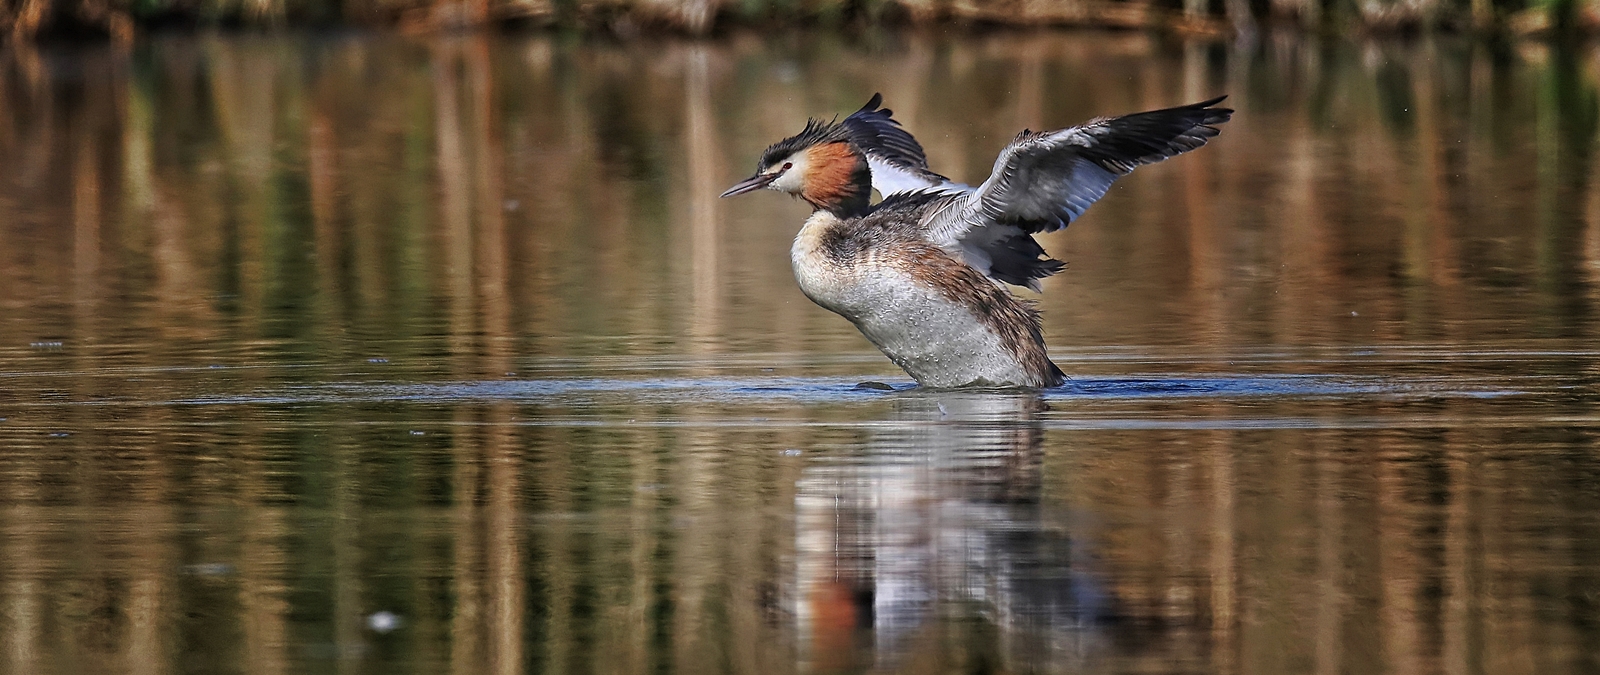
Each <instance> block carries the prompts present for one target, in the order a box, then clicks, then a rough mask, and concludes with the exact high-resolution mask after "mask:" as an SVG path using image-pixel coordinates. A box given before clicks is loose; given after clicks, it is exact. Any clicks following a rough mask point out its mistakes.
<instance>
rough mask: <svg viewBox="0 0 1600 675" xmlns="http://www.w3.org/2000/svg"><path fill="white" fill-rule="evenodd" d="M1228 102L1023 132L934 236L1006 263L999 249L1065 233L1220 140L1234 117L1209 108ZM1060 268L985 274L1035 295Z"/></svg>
mask: <svg viewBox="0 0 1600 675" xmlns="http://www.w3.org/2000/svg"><path fill="white" fill-rule="evenodd" d="M1223 98H1226V97H1218V98H1215V99H1212V100H1209V101H1202V102H1200V103H1195V104H1191V105H1186V106H1180V107H1176V108H1167V109H1165V110H1153V111H1150V112H1142V113H1135V114H1132V115H1124V116H1122V117H1113V118H1105V119H1097V120H1093V121H1091V122H1089V123H1087V124H1084V125H1083V126H1078V127H1070V128H1067V129H1062V130H1059V131H1051V132H1044V133H1034V132H1029V131H1024V132H1022V133H1021V134H1018V135H1017V138H1016V139H1014V140H1013V141H1012V142H1011V144H1010V145H1008V146H1006V148H1005V149H1004V150H1002V151H1001V152H1000V156H999V157H998V158H997V159H996V160H995V163H994V171H993V173H991V174H990V176H989V179H988V180H987V181H984V183H983V184H982V185H980V186H978V188H977V189H976V190H974V191H973V192H971V193H970V194H968V195H966V196H965V197H964V198H963V199H961V200H960V201H959V202H952V203H951V204H950V205H949V207H948V208H945V209H941V210H940V211H939V212H938V213H936V214H934V215H932V216H931V217H930V218H929V220H928V221H927V226H928V232H929V236H930V238H931V239H932V240H934V241H935V242H938V243H939V244H940V245H941V246H944V247H945V248H946V249H947V250H953V251H961V252H962V253H963V255H964V256H965V257H966V258H967V259H968V260H969V262H970V261H976V262H984V263H985V264H988V263H989V261H996V260H998V259H1000V258H1002V257H1004V256H999V255H996V251H995V250H994V249H996V247H997V246H999V245H1002V244H1003V245H1005V246H1007V247H1009V249H1010V250H1012V251H1016V250H1020V249H1024V248H1026V247H1025V246H1021V245H1019V243H1018V242H1015V241H1012V239H1015V237H1018V236H1027V237H1030V238H1031V235H1032V234H1034V233H1038V232H1053V231H1055V230H1059V229H1061V228H1064V227H1066V226H1067V225H1068V224H1070V223H1071V222H1072V221H1074V220H1077V219H1078V217H1079V216H1082V215H1083V212H1084V211H1086V210H1088V208H1089V207H1090V206H1091V205H1093V204H1094V203H1095V202H1096V201H1098V200H1099V199H1100V198H1101V197H1104V196H1105V194H1106V191H1107V190H1109V189H1110V188H1111V183H1112V182H1113V181H1115V180H1116V179H1117V178H1119V177H1121V176H1125V175H1127V174H1128V172H1130V171H1133V169H1134V168H1136V167H1138V166H1141V165H1144V164H1150V163H1153V162H1159V161H1161V160H1163V159H1167V158H1168V157H1172V156H1174V155H1178V154H1182V153H1185V152H1188V151H1190V150H1193V149H1195V148H1198V147H1200V146H1202V145H1205V143H1206V141H1208V140H1210V139H1211V138H1212V137H1214V136H1216V135H1217V133H1218V130H1217V128H1216V127H1215V126H1214V125H1217V124H1221V123H1223V122H1227V121H1228V119H1229V118H1230V117H1231V116H1232V115H1233V111H1232V110H1230V109H1228V108H1215V107H1212V106H1215V105H1216V104H1218V103H1220V102H1222V100H1223ZM989 228H1001V229H1000V230H999V231H1003V232H1006V233H1007V236H1003V237H1002V236H997V235H996V233H995V232H987V231H985V230H987V229H989ZM1012 233H1014V234H1012ZM995 242H999V243H995ZM1041 254H1042V253H1041ZM1011 258H1012V259H1016V258H1017V256H1015V255H1013V256H1011ZM1060 268H1061V264H1060V263H1059V262H1058V261H1053V260H1048V259H1044V260H1028V261H1021V262H1018V263H1016V264H1013V265H1011V266H1010V269H1000V268H994V269H985V270H984V271H985V273H987V274H989V276H991V277H994V278H996V279H1000V280H1002V281H1005V282H1007V283H1013V284H1017V283H1018V282H1017V281H1014V280H1013V279H1023V280H1025V281H1026V282H1027V283H1021V284H1018V285H1024V286H1029V287H1033V288H1037V286H1038V284H1037V281H1036V280H1037V279H1039V278H1043V277H1045V276H1049V275H1050V274H1053V273H1055V271H1057V270H1059V269H1060ZM980 269H983V268H981V267H980Z"/></svg>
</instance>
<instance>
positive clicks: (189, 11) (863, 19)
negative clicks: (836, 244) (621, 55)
mask: <svg viewBox="0 0 1600 675" xmlns="http://www.w3.org/2000/svg"><path fill="white" fill-rule="evenodd" d="M936 23H945V24H954V25H961V26H969V27H974V28H982V27H987V26H1090V27H1105V28H1123V29H1153V30H1164V31H1170V32H1173V33H1178V34H1183V35H1191V36H1192V35H1202V36H1215V37H1240V36H1243V37H1246V38H1248V37H1251V36H1253V35H1255V34H1256V33H1257V32H1258V31H1260V30H1263V29H1265V28H1268V27H1272V26H1291V27H1294V28H1296V29H1299V30H1304V31H1309V32H1313V33H1348V32H1379V33H1385V32H1387V33H1392V32H1418V31H1453V32H1475V33H1481V34H1485V35H1563V34H1590V33H1597V32H1600V0H0V40H31V39H37V38H40V37H62V36H66V37H77V38H81V37H109V38H111V39H114V40H130V39H132V38H133V37H134V36H135V35H137V34H138V33H139V32H141V31H146V30H151V29H160V28H165V27H186V28H200V27H229V28H244V29H262V28H269V29H270V28H276V27H285V26H310V27H382V28H392V29H399V30H403V31H408V32H435V31H452V30H463V29H474V28H485V27H490V28H492V27H506V28H530V27H531V28H544V29H558V30H559V29H568V30H582V31H594V32H604V33H611V34H615V35H618V36H621V37H628V36H632V35H637V34H641V33H648V32H674V33H687V34H692V35H706V34H711V33H714V32H716V31H718V30H721V29H726V28H729V27H735V26H758V27H768V28H772V27H791V26H795V25H823V26H878V25H900V24H936Z"/></svg>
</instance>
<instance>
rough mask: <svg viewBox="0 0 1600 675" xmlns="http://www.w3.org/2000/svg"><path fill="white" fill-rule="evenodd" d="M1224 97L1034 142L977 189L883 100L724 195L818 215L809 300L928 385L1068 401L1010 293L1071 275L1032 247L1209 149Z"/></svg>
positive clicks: (765, 157)
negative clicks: (765, 197)
mask: <svg viewBox="0 0 1600 675" xmlns="http://www.w3.org/2000/svg"><path fill="white" fill-rule="evenodd" d="M1223 98H1226V97H1218V98H1214V99H1211V100H1209V101H1202V102H1200V103H1195V104H1192V105H1186V106H1180V107H1177V108H1167V109H1165V110H1152V111H1150V112H1142V113H1135V114H1132V115H1124V116H1122V117H1110V118H1099V119H1095V120H1091V121H1089V122H1088V123H1086V124H1084V125H1082V126H1076V127H1068V128H1066V129H1061V130H1059V131H1048V132H1038V133H1036V132H1032V131H1028V130H1023V131H1022V133H1020V134H1017V137H1016V138H1015V139H1013V140H1012V141H1011V143H1010V144H1009V145H1007V146H1006V147H1005V148H1004V149H1003V150H1001V151H1000V157H999V158H997V159H996V160H995V162H994V171H993V173H991V174H990V175H989V179H988V180H986V181H984V182H983V184H982V185H979V186H977V187H972V186H970V185H963V184H961V183H956V182H954V181H951V180H950V179H948V178H945V177H944V176H941V175H939V174H936V173H933V172H932V171H930V170H929V169H928V160H927V158H926V157H925V156H924V155H923V151H922V146H921V145H920V144H918V143H917V140H916V139H915V138H912V137H911V134H910V133H908V132H907V131H906V130H905V129H904V128H902V127H901V126H900V123H899V122H898V121H896V120H895V119H894V118H893V117H891V112H890V111H889V110H887V109H880V108H879V107H878V106H879V104H881V103H882V102H883V97H882V96H881V95H878V94H874V95H873V96H872V100H871V101H868V102H867V104H866V105H865V106H862V108H861V109H860V110H857V111H856V112H854V113H852V114H851V115H850V116H849V117H846V118H844V121H842V122H822V121H820V120H815V119H813V120H810V121H809V122H807V123H806V128H805V130H803V131H801V132H800V133H799V134H796V135H794V136H791V137H789V138H785V139H783V140H781V141H779V142H777V143H774V144H773V145H772V146H771V147H769V148H767V150H766V152H764V153H762V154H761V161H760V162H759V163H758V164H757V165H756V174H755V175H754V176H751V177H750V178H748V179H746V180H744V181H742V182H740V183H739V184H738V185H735V186H733V187H731V188H729V189H728V191H727V192H724V193H722V196H723V197H732V196H734V195H739V194H744V193H746V192H753V191H755V190H759V189H761V188H767V189H770V190H778V191H780V192H787V193H789V194H792V195H797V196H799V197H800V198H801V199H804V200H806V201H807V202H808V203H810V204H811V206H812V207H813V208H814V209H815V210H814V211H813V212H812V214H811V217H810V218H809V219H807V220H806V222H805V225H804V226H802V227H801V228H800V233H799V234H798V235H796V236H795V238H794V246H793V248H792V249H791V250H790V260H791V261H792V262H793V264H794V275H795V278H796V279H797V280H798V281H799V282H800V290H801V291H803V292H805V294H806V296H807V297H809V298H811V300H812V301H814V302H816V303H817V304H818V305H821V306H822V307H824V308H826V309H828V310H831V311H833V312H834V313H836V314H839V315H840V316H843V317H844V318H846V319H849V320H850V321H851V323H854V324H855V325H856V327H857V328H859V329H861V333H862V335H865V336H866V337H867V339H868V340H871V341H872V343H873V344H875V345H877V346H878V349H880V350H883V353H884V354H885V355H887V356H888V357H889V360H891V361H893V362H894V363H895V364H896V365H898V366H900V367H901V368H904V369H905V371H906V372H907V373H909V374H910V375H911V377H913V378H916V380H917V382H918V383H920V384H922V385H923V386H927V387H938V388H947V387H966V386H979V387H982V386H987V387H1034V388H1039V387H1054V386H1056V385H1059V384H1061V381H1062V378H1063V377H1064V375H1063V374H1062V372H1061V369H1060V368H1057V367H1056V364H1054V363H1052V362H1051V361H1050V357H1049V356H1048V355H1047V354H1046V353H1045V345H1044V336H1043V334H1042V332H1041V328H1040V323H1039V313H1038V311H1036V310H1035V309H1034V308H1033V305H1032V303H1028V302H1024V301H1022V300H1019V299H1017V298H1016V297H1014V296H1013V295H1011V293H1010V292H1009V291H1007V290H1006V289H1005V287H1004V286H1003V285H1002V282H1003V283H1006V284H1013V285H1016V286H1026V287H1028V288H1031V289H1033V290H1034V291H1038V290H1039V280H1040V279H1043V278H1045V277H1048V276H1050V275H1052V274H1055V273H1056V272H1059V271H1061V268H1062V267H1064V266H1065V265H1064V264H1063V263H1062V262H1061V261H1059V260H1054V259H1051V258H1049V257H1046V255H1045V251H1044V248H1042V247H1041V246H1039V243H1038V242H1036V241H1034V239H1033V235H1035V234H1038V233H1040V232H1054V231H1056V230H1059V229H1061V228H1064V227H1066V226H1067V225H1068V224H1069V223H1071V222H1072V221H1074V220H1076V219H1077V218H1078V216H1081V215H1083V212H1084V210H1085V209H1088V208H1089V205H1091V204H1093V203H1094V202H1095V200H1098V199H1100V197H1102V196H1104V195H1105V193H1106V190H1107V189H1108V188H1110V187H1111V182H1112V181H1114V180H1116V179H1117V178H1118V177H1119V176H1123V175H1126V174H1127V173H1128V172H1130V171H1133V169H1134V167H1137V166H1139V165H1142V164H1150V163H1153V162H1159V161H1161V160H1163V159H1166V158H1168V157H1172V156H1174V155H1178V154H1182V153H1185V152H1188V151H1190V150H1193V149H1195V148H1198V147H1200V146H1202V145H1205V143H1206V141H1207V140H1209V139H1210V138H1211V137H1213V136H1216V135H1217V133H1218V131H1217V128H1216V127H1215V126H1214V125H1217V124H1222V123H1223V122H1226V121H1228V119H1229V118H1230V117H1231V116H1232V115H1233V111H1232V110H1230V109H1228V108H1216V107H1212V106H1215V105H1216V104H1218V103H1221V102H1222V99H1223ZM874 188H876V189H877V190H878V192H879V193H880V194H882V195H883V201H881V202H879V203H877V204H872V203H871V194H872V190H873V189H874Z"/></svg>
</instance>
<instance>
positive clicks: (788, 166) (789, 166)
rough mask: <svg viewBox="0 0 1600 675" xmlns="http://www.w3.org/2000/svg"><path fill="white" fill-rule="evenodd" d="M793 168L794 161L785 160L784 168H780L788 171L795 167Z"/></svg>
mask: <svg viewBox="0 0 1600 675" xmlns="http://www.w3.org/2000/svg"><path fill="white" fill-rule="evenodd" d="M793 168H794V163H793V162H784V163H783V168H782V169H780V171H788V170H789V169H793Z"/></svg>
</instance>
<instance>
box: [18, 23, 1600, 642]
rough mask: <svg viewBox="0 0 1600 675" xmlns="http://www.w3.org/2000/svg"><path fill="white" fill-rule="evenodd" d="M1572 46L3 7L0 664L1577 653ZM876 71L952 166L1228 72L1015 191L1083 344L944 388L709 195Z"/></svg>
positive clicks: (1592, 355) (1584, 507) (1596, 589)
mask: <svg viewBox="0 0 1600 675" xmlns="http://www.w3.org/2000/svg"><path fill="white" fill-rule="evenodd" d="M1597 64H1600V60H1597V54H1596V52H1595V51H1594V50H1593V49H1590V48H1579V47H1568V46H1560V45H1556V46H1547V45H1541V44H1526V45H1518V46H1515V47H1501V48H1490V47H1486V46H1482V45H1476V44H1472V43H1468V42H1461V41H1450V40H1414V41H1407V42H1365V43H1361V42H1330V43H1310V42H1302V41H1296V40H1280V39H1277V38H1272V37H1269V38H1268V39H1266V40H1265V41H1263V42H1262V43H1260V44H1256V45H1243V46H1230V45H1212V44H1184V43H1179V42H1163V41H1161V40H1159V39H1156V38H1151V37H1146V36H1142V35H1134V34H1097V33H1020V34H1019V33H1003V34H992V35H981V34H979V35H955V34H943V33H926V34H923V33H872V34H865V35H855V36H850V37H838V36H830V35H821V34H801V35H789V36H778V37H771V36H760V37H758V36H754V35H739V34H735V35H730V36H727V37H725V38H722V39H718V40H714V41H708V42H681V41H674V40H642V41H639V42H633V43H613V42H605V41H587V40H580V39H570V38H566V37H558V36H497V37H492V38H483V37H479V38H455V39H436V40H411V39H403V38H398V37H383V36H373V35H304V34H287V35H273V36H262V35H256V36H249V35H244V36H228V37H221V36H208V35H201V36H164V37H163V36H158V37H155V38H153V39H151V40H148V41H145V42H142V43H140V44H139V45H138V46H136V47H134V48H133V49H131V50H130V51H125V52H122V51H115V50H112V49H105V48H77V47H65V46H57V47H50V48H45V49H41V50H31V49H29V48H27V47H25V46H22V45H11V46H9V47H8V48H7V49H6V50H5V51H4V52H0V157H3V158H4V159H5V160H6V164H7V167H6V170H4V171H0V418H3V419H0V672H5V673H19V674H20V673H86V672H97V673H101V672H103V673H111V672H128V673H165V672H172V673H191V672H193V673H213V672H228V673H232V672H241V673H313V672H339V673H348V672H374V673H377V672H382V673H394V672H415V673H435V672H446V671H448V672H460V673H490V672H492V673H512V672H539V673H596V672H606V673H645V672H651V673H660V672H682V673H707V672H727V673H784V672H804V673H841V672H884V673H925V672H972V673H990V672H1009V673H1027V672H1089V673H1112V672H1172V673H1180V672H1181V673H1198V672H1205V673H1251V672H1266V673H1319V674H1320V673H1380V672H1394V673H1435V672H1437V673H1534V672H1538V673H1593V672H1597V671H1600V657H1597V656H1596V651H1595V649H1594V647H1593V646H1594V645H1595V644H1596V643H1597V642H1600V487H1597V486H1600V440H1597V438H1600V321H1597V319H1596V312H1597V310H1600V189H1597V187H1596V182H1597V180H1600V176H1596V172H1595V170H1594V169H1595V142H1594V141H1595V135H1596V131H1597V119H1600V103H1597V101H1600V95H1597V91H1600V89H1597V87H1600V73H1597ZM877 91H881V92H882V93H883V94H884V95H885V98H886V100H887V103H888V105H889V106H890V107H892V108H894V110H895V111H896V116H897V117H899V118H900V119H902V120H903V121H904V122H905V123H906V125H907V126H908V127H909V128H910V129H911V130H912V131H913V132H914V133H916V134H917V136H918V137H919V138H920V139H921V140H922V142H923V143H924V145H925V146H927V149H928V155H929V157H930V159H931V161H932V164H933V167H934V168H935V169H936V170H938V171H941V172H943V173H945V174H948V175H950V176H952V177H953V178H956V179H958V180H964V181H968V182H976V181H981V180H982V178H983V177H984V176H985V175H986V174H987V172H988V170H989V167H990V166H991V164H992V161H993V157H994V153H995V152H996V151H997V150H998V149H999V148H1000V147H1001V146H1002V145H1003V144H1004V143H1005V142H1006V141H1007V140H1009V139H1010V138H1011V137H1012V136H1013V135H1014V134H1015V133H1016V131H1017V130H1019V129H1021V128H1024V127H1027V128H1033V129H1040V128H1049V127H1055V126H1062V125H1066V124H1071V123H1076V122H1080V121H1082V120H1085V119H1087V118H1090V117H1093V116H1095V115H1103V114H1114V113H1120V112H1130V111H1135V110H1141V109H1149V108H1156V107H1164V106H1168V105H1174V104H1178V103H1184V102H1191V101H1196V100H1201V99H1204V98H1207V97H1210V96H1212V95H1216V94H1221V93H1227V94H1229V95H1230V99H1229V104H1230V105H1232V106H1233V107H1235V108H1237V109H1238V110H1239V112H1238V114H1237V115H1236V116H1235V117H1234V119H1233V121H1232V122H1230V123H1229V124H1228V125H1227V126H1226V127H1225V128H1224V133H1223V134H1222V136H1221V137H1219V138H1218V139H1216V140H1215V141H1214V142H1213V143H1211V144H1210V145H1208V146H1207V147H1206V148H1204V149H1202V150H1200V151H1198V152H1196V153H1193V154H1192V155H1188V156H1185V157H1182V158H1180V159H1177V160H1174V161H1170V162H1167V163H1164V164H1161V165H1157V166H1152V167H1146V168H1142V169H1140V170H1139V171H1138V172H1136V173H1135V174H1134V175H1133V176H1130V177H1129V178H1127V179H1124V180H1122V181H1120V182H1119V183H1118V184H1117V186H1116V187H1114V188H1113V189H1112V191H1111V192H1110V193H1109V194H1108V195H1107V196H1106V198H1105V199H1103V200H1102V201H1101V203H1100V204H1098V205H1097V206H1096V207H1094V208H1093V209H1091V210H1090V212H1089V214H1088V215H1087V216H1085V217H1084V218H1083V219H1082V220H1081V221H1080V222H1078V223H1076V224H1074V225H1073V226H1072V227H1071V228H1069V229H1068V230H1066V231H1064V232H1061V233H1057V234H1052V235H1048V236H1045V237H1042V239H1043V243H1044V245H1045V246H1046V247H1047V248H1048V249H1049V250H1050V251H1051V253H1052V254H1053V255H1055V256H1056V257H1059V258H1061V259H1063V260H1066V261H1067V262H1068V263H1069V268H1068V269H1067V270H1066V271H1065V272H1063V273H1062V274H1060V275H1058V276H1056V277H1054V278H1052V279H1050V280H1048V281H1047V282H1046V283H1045V293H1044V294H1043V295H1042V296H1038V298H1037V299H1038V301H1039V304H1040V308H1041V310H1042V311H1043V312H1044V316H1045V333H1046V337H1047V340H1048V342H1049V343H1050V344H1051V346H1052V354H1053V356H1054V357H1055V359H1056V361H1057V362H1058V363H1059V364H1060V365H1061V366H1062V368H1063V369H1064V370H1065V371H1067V372H1068V373H1069V374H1071V376H1072V377H1071V379H1070V380H1069V381H1068V383H1067V384H1065V385H1064V386H1062V387H1060V388H1058V389H1055V390H1051V391H1048V392H1043V393H1040V394H1036V395H1035V394H1023V393H1016V392H937V391H927V390H921V389H917V388H915V387H913V386H912V383H911V382H910V381H909V380H908V379H907V378H906V377H905V376H904V374H902V373H900V372H899V371H898V370H897V369H895V368H894V367H893V366H892V364H890V363H889V362H888V361H887V360H886V359H884V358H883V357H882V356H881V355H879V354H878V353H877V352H876V351H875V350H873V349H872V348H871V346H870V345H869V344H867V343H866V342H865V341H864V340H863V339H862V338H861V337H860V336H859V335H858V334H857V333H856V332H855V331H854V329H853V328H851V327H850V325H849V324H848V323H847V322H845V321H843V320H842V319H840V318H838V317H836V316H834V315H832V314H829V313H828V312H826V311H824V310H822V309H820V308H817V307H815V306H814V305H812V304H811V303H810V302H809V301H807V300H806V299H805V298H804V297H803V296H802V295H801V294H800V293H799V291H798V290H797V289H796V288H795V285H794V282H793V280H792V277H791V275H790V271H789V269H788V264H787V260H788V246H789V240H790V238H791V237H792V236H793V234H794V232H795V230H796V229H797V228H798V226H799V223H800V221H801V220H802V219H803V218H804V216H805V213H806V212H805V208H804V206H803V205H801V204H799V203H796V202H793V201H790V200H788V199H786V198H783V197H781V196H779V195H775V194H761V195H755V196H750V197H745V198H741V199H737V200H718V199H716V195H717V194H718V193H719V192H721V190H722V189H724V188H726V187H727V185H729V184H731V183H732V182H734V181H736V180H738V179H740V178H742V177H744V176H745V175H748V172H749V171H750V170H751V169H752V168H753V167H754V162H755V159H756V157H757V156H758V155H759V153H760V151H761V149H762V148H764V147H765V146H766V144H768V143H770V142H772V141H774V140H777V139H779V138H781V137H783V136H785V135H787V134H790V133H793V132H795V131H796V130H798V129H799V128H800V127H801V126H802V125H803V124H804V121H805V119H806V117H807V116H808V115H818V116H831V115H833V114H835V113H841V112H849V111H851V110H853V109H855V108H856V107H858V106H859V105H860V104H861V103H863V102H865V101H866V99H867V98H868V97H870V95H871V94H872V93H873V92H877ZM1030 297H1032V296H1031V295H1030ZM865 381H875V382H881V383H885V384H887V385H888V387H887V389H884V388H863V387H858V386H857V385H858V384H860V383H862V382H865Z"/></svg>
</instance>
